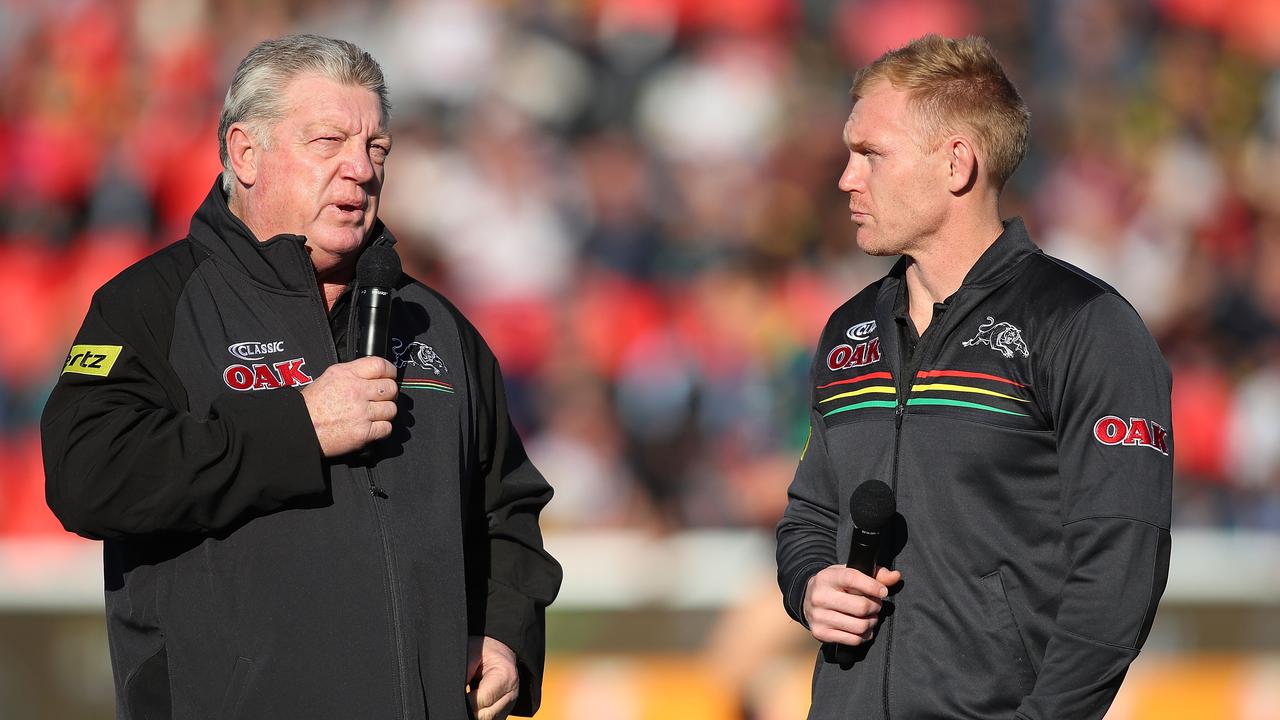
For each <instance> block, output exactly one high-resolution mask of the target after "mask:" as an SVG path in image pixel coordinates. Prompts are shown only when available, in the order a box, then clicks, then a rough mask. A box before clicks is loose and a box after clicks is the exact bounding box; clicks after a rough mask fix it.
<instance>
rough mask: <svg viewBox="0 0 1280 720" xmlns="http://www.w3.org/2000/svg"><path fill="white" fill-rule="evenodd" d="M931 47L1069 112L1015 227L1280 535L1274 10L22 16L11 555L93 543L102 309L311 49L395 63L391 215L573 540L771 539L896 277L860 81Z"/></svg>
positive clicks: (699, 4)
mask: <svg viewBox="0 0 1280 720" xmlns="http://www.w3.org/2000/svg"><path fill="white" fill-rule="evenodd" d="M930 31H933V32H939V33H941V34H945V35H952V36H957V35H965V34H970V33H978V34H982V35H985V36H986V37H988V38H989V39H990V40H991V41H992V43H993V44H994V45H995V47H996V48H997V51H998V53H999V55H1000V57H1001V59H1002V61H1003V63H1004V64H1005V66H1006V68H1008V69H1009V71H1010V73H1011V75H1012V76H1013V79H1014V81H1015V83H1016V84H1017V85H1018V86H1019V88H1020V89H1021V91H1022V93H1023V95H1024V97H1025V98H1026V99H1027V101H1028V103H1029V104H1030V105H1031V108H1032V113H1033V150H1032V155H1031V156H1030V157H1029V158H1028V160H1027V162H1026V163H1024V165H1023V167H1022V169H1021V170H1019V172H1018V173H1017V174H1016V175H1015V176H1014V179H1013V181H1012V182H1011V186H1010V187H1009V188H1008V189H1007V190H1006V192H1005V197H1004V203H1003V207H1002V211H1003V213H1004V214H1005V215H1006V216H1008V215H1023V216H1024V217H1025V218H1026V219H1027V222H1028V225H1029V227H1030V228H1031V230H1032V235H1033V237H1034V238H1036V239H1037V240H1038V241H1039V242H1040V244H1041V245H1042V246H1043V247H1044V248H1045V249H1046V250H1048V251H1049V252H1051V253H1054V254H1057V255H1059V256H1060V257H1063V258H1065V259H1067V260H1069V261H1071V262H1074V263H1076V264H1078V265H1081V266H1082V267H1084V268H1085V269H1087V270H1089V271H1090V272H1092V273H1094V274H1096V275H1098V276H1100V277H1102V278H1103V279H1105V280H1107V281H1108V282H1110V283H1112V284H1113V285H1115V286H1116V287H1117V288H1118V289H1120V290H1121V292H1122V293H1124V294H1125V295H1126V297H1128V298H1129V300H1130V301H1131V302H1133V304H1134V305H1135V306H1136V307H1137V308H1138V310H1139V311H1140V312H1141V314H1142V316H1143V317H1144V319H1145V320H1146V322H1147V324H1148V325H1149V326H1150V328H1151V329H1152V331H1153V333H1154V334H1155V335H1156V337H1157V338H1158V339H1159V341H1160V343H1161V345H1162V347H1163V349H1164V351H1165V353H1166V355H1167V357H1168V359H1169V362H1170V364H1171V365H1172V366H1173V368H1174V396H1173V397H1174V405H1175V407H1174V426H1175V437H1176V465H1177V471H1178V476H1177V490H1176V493H1177V494H1176V496H1175V508H1174V510H1175V521H1176V522H1178V523H1179V524H1180V525H1182V526H1184V527H1185V526H1210V527H1223V528H1237V527H1238V528H1263V529H1270V530H1274V531H1277V532H1280V332H1278V331H1280V182H1276V179H1277V177H1276V176H1277V168H1280V3H1275V2H1274V1H1273V0H1234V1H1228V0H1165V1H1152V0H1058V1H1053V0H1033V1H1028V2H1022V1H1020V0H861V1H859V0H844V1H842V2H838V1H831V2H825V1H822V0H576V1H575V0H530V1H528V2H515V1H511V2H483V1H481V0H380V1H378V2H368V3H350V2H338V1H336V0H327V1H316V2H304V1H302V0H261V1H260V0H69V1H67V2H53V1H52V0H48V1H46V2H41V1H39V0H0V159H2V161H0V536H3V535H9V536H15V535H27V534H55V533H57V532H60V528H59V527H58V525H57V522H56V520H54V519H53V518H52V517H51V516H50V515H49V514H48V512H47V511H46V510H45V509H44V504H43V471H42V467H41V461H40V452H39V440H38V432H37V426H38V420H39V415H40V411H41V409H42V407H43V405H44V401H45V398H46V397H47V394H48V392H49V390H50V388H51V387H52V385H53V383H54V382H55V380H56V378H57V374H58V372H59V369H60V367H61V364H62V361H63V359H64V356H65V352H66V349H67V348H68V346H69V345H70V341H71V338H72V336H73V334H74V332H75V330H76V328H77V327H78V325H79V323H80V320H81V319H82V316H83V313H84V311H85V309H86V307H87V305H88V300H89V297H90V295H91V294H92V292H93V290H94V289H95V288H96V287H97V286H99V285H100V284H101V283H103V282H104V281H106V280H107V279H108V278H109V277H111V276H112V275H114V274H115V273H116V272H118V271H119V270H120V269H121V268H123V267H124V266H125V265H127V264H128V263H130V262H132V261H134V260H135V259H137V258H140V257H142V256H143V255H145V254H147V253H149V252H151V251H152V250H154V249H156V248H158V247H160V246H162V245H164V244H167V243H169V242H172V241H173V240H175V239H178V238H180V237H181V236H182V235H184V234H185V231H186V224H187V220H188V218H189V216H190V213H191V211H192V210H193V209H194V208H195V206H196V205H197V204H198V203H199V201H200V200H201V198H202V197H203V196H204V195H205V193H207V192H208V190H209V188H210V187H211V185H212V183H213V181H214V177H215V175H216V173H217V172H218V170H219V166H218V159H217V142H216V137H215V135H216V126H217V115H218V111H219V109H220V107H221V102H222V94H223V93H224V92H225V89H226V86H227V84H228V82H229V78H230V74H231V72H232V71H233V69H234V67H235V64H236V62H238V60H239V59H240V58H241V57H243V56H244V54H245V53H246V52H247V51H248V50H249V49H250V48H251V47H252V46H253V45H254V44H256V43H257V42H258V41H260V40H262V39H264V38H267V37H272V36H277V35H281V34H285V33H289V32H317V33H321V34H326V35H332V36H335V37H342V38H345V39H349V40H352V41H353V42H355V43H357V44H359V45H361V46H362V47H364V48H366V49H368V50H369V51H370V52H372V53H373V54H374V56H375V57H377V58H378V59H379V60H380V61H381V62H382V64H383V67H384V69H385V70H386V73H387V77H388V81H389V84H390V87H391V92H392V99H393V102H394V105H395V110H394V113H393V134H394V137H395V146H394V150H393V152H392V155H391V158H390V160H389V161H388V163H389V164H388V183H387V186H386V189H385V194H384V200H383V203H384V210H383V218H384V219H385V220H386V221H387V224H388V226H389V227H390V228H391V229H392V231H393V232H394V233H395V234H396V235H397V237H398V238H399V241H400V244H399V246H398V247H399V249H400V252H401V255H402V257H403V258H404V261H405V264H406V267H407V269H408V270H409V271H410V272H411V273H413V274H415V275H417V276H418V277H420V278H422V279H425V280H427V281H428V282H429V283H431V284H432V285H434V286H436V287H438V288H439V289H441V290H442V291H443V292H445V293H446V294H447V295H449V296H450V297H451V298H452V299H453V300H454V301H455V302H457V303H458V304H459V305H460V306H461V307H462V308H463V310H464V311H465V312H466V313H467V314H468V315H469V316H470V317H471V318H472V319H473V320H474V321H475V322H476V324H477V325H478V326H479V327H480V329H481V330H482V332H483V333H484V335H485V336H486V337H487V338H488V340H489V341H490V343H491V344H492V345H493V346H494V349H495V352H496V354H497V356H498V357H499V359H500V360H501V362H502V364H503V368H504V371H505V374H506V379H507V382H508V385H509V386H510V389H511V392H512V396H513V399H514V408H513V410H514V413H515V415H516V418H517V423H518V424H519V426H520V428H521V430H522V433H523V435H524V437H525V439H526V443H527V445H528V447H529V450H530V453H531V455H532V456H533V457H534V459H535V461H536V462H537V464H538V465H539V467H540V468H541V469H542V470H543V472H544V473H545V474H546V475H547V476H548V477H549V479H550V480H551V482H552V484H553V485H554V486H555V487H556V492H557V495H556V500H555V502H553V503H552V504H551V506H549V508H548V510H547V513H546V514H545V516H544V517H545V521H546V524H547V525H549V526H550V527H552V528H556V527H570V528H586V527H603V526H610V527H618V526H630V527H636V526H639V527H648V528H656V529H659V530H677V529H683V528H691V527H757V528H768V527H771V526H772V524H773V523H774V522H775V521H776V518H777V517H778V515H779V514H780V513H781V510H782V507H783V504H784V502H785V490H786V486H787V483H788V482H789V481H790V477H791V473H792V471H793V469H794V464H795V460H796V457H797V456H798V454H799V450H800V447H801V446H802V444H803V442H804V439H805V434H806V429H807V428H806V422H807V411H806V402H807V401H806V394H805V392H806V373H807V368H808V363H809V360H810V356H811V354H812V352H813V351H814V347H813V345H814V342H815V341H816V338H817V333H818V331H819V330H820V329H821V326H822V324H823V322H824V321H825V319H826V316H827V314H828V313H829V312H830V311H831V310H832V309H834V308H835V307H836V306H837V305H838V304H839V303H840V302H842V301H843V300H844V299H845V298H847V297H848V296H849V295H851V294H852V293H853V292H855V291H856V290H858V289H860V288H861V287H862V286H863V285H864V284H866V283H867V282H870V281H871V280H873V279H874V278H876V277H878V276H879V275H880V274H881V273H883V272H884V270H885V269H886V268H887V263H886V262H885V261H884V260H883V259H873V258H867V257H865V256H863V255H862V254H861V253H860V252H858V250H857V248H856V246H855V245H854V242H853V226H852V225H851V224H850V223H849V220H848V215H847V210H846V202H847V200H846V198H845V197H844V196H843V195H842V194H841V193H840V192H839V191H838V190H837V189H836V187H835V183H836V179H837V176H838V173H839V172H840V169H841V168H842V167H843V164H844V153H845V151H844V148H843V147H842V145H841V142H840V130H841V125H842V123H843V121H844V118H845V116H846V115H847V113H848V110H849V98H848V87H849V83H850V79H851V74H852V70H853V69H855V68H856V67H858V66H859V65H861V64H863V63H865V62H867V61H868V60H870V59H872V58H874V57H875V56H877V55H878V54H879V53H880V52H882V51H883V50H885V49H887V48H889V47H893V46H896V45H899V44H901V43H902V42H905V41H906V40H908V39H910V38H911V37H914V36H917V35H920V34H923V33H925V32H930ZM1097 330H1098V331H1099V332H1106V329H1105V328H1098V329H1097ZM1123 361H1124V359H1123V358H1117V362H1123Z"/></svg>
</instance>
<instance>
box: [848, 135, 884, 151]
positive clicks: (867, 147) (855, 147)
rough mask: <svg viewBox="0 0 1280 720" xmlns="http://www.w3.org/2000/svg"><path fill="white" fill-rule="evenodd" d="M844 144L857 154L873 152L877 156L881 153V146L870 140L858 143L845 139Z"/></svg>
mask: <svg viewBox="0 0 1280 720" xmlns="http://www.w3.org/2000/svg"><path fill="white" fill-rule="evenodd" d="M844 144H845V147H847V148H849V150H850V151H852V152H856V153H863V152H873V153H877V154H880V153H881V150H880V146H879V145H876V144H875V143H873V142H870V141H868V140H858V141H856V142H850V141H849V139H848V138H845V141H844Z"/></svg>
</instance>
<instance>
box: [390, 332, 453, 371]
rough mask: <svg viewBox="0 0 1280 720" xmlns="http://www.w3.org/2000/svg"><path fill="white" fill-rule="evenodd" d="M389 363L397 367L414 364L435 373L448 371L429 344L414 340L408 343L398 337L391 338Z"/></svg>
mask: <svg viewBox="0 0 1280 720" xmlns="http://www.w3.org/2000/svg"><path fill="white" fill-rule="evenodd" d="M391 354H392V359H391V363H392V364H393V365H395V366H396V367H398V368H403V367H409V366H410V365H412V366H415V367H417V368H419V369H422V370H430V371H431V372H433V373H435V374H436V375H441V374H443V373H447V372H449V368H447V367H445V364H444V360H441V359H440V356H439V355H437V354H436V351H435V349H433V348H432V347H431V346H430V345H428V344H426V343H423V342H419V341H417V340H414V341H413V342H411V343H409V344H408V345H406V344H405V342H404V341H403V340H401V339H400V338H391Z"/></svg>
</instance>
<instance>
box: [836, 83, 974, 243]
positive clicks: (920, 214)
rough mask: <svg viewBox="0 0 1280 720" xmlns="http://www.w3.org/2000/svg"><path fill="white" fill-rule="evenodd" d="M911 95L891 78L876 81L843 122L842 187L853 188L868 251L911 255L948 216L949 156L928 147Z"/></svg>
mask: <svg viewBox="0 0 1280 720" xmlns="http://www.w3.org/2000/svg"><path fill="white" fill-rule="evenodd" d="M907 99H908V95H907V93H906V92H904V91H901V90H897V89H895V88H894V87H893V86H892V85H891V84H890V83H889V82H888V81H885V80H881V81H878V82H875V83H873V84H872V85H871V87H870V89H869V90H868V92H867V93H866V94H865V95H864V96H863V97H862V98H861V99H859V100H858V101H857V102H856V103H854V106H853V112H851V113H849V119H848V120H847V121H846V122H845V126H844V142H845V146H846V147H848V148H849V162H848V164H846V165H845V168H844V172H843V173H842V174H841V175H840V182H839V187H840V189H841V190H843V191H844V192H847V193H849V211H850V213H851V215H850V219H851V220H852V221H853V222H854V224H856V225H857V226H858V229H857V242H858V247H859V248H861V249H862V251H863V252H865V253H867V254H869V255H899V254H903V253H906V254H911V253H913V252H915V251H917V250H919V249H921V248H922V247H924V246H925V245H926V244H927V243H928V241H929V239H930V238H931V237H932V236H933V235H934V233H936V232H937V230H938V229H939V228H940V227H941V225H942V224H943V221H944V220H945V218H946V209H947V204H946V202H945V201H946V198H947V195H948V191H947V186H946V182H947V171H948V169H949V166H948V164H947V160H946V156H945V154H944V153H941V152H938V151H937V150H932V151H929V152H926V149H927V148H926V147H924V145H925V144H924V143H922V142H921V138H922V134H921V133H922V131H921V130H920V128H919V125H918V121H917V120H916V117H915V114H914V112H912V110H911V109H910V108H909V107H908V105H907ZM929 145H932V143H929Z"/></svg>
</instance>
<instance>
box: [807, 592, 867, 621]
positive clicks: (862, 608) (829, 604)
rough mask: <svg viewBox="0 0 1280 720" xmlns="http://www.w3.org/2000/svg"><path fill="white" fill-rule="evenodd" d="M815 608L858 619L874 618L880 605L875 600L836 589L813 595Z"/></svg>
mask: <svg viewBox="0 0 1280 720" xmlns="http://www.w3.org/2000/svg"><path fill="white" fill-rule="evenodd" d="M813 606H814V607H815V608H820V609H827V610H834V611H835V612H838V613H840V614H842V615H849V616H852V617H858V618H869V617H875V616H876V615H878V614H879V613H880V608H881V603H880V600H879V599H877V598H869V597H866V596H865V595H853V594H851V593H847V592H844V591H843V590H840V589H838V588H832V589H831V590H829V591H827V592H818V593H815V594H814V598H813Z"/></svg>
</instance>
